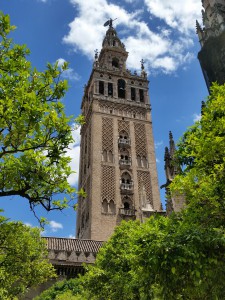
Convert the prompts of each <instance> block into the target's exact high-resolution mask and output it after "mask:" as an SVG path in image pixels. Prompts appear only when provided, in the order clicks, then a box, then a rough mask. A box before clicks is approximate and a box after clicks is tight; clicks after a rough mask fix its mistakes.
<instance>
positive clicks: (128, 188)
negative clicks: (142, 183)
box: [120, 183, 134, 194]
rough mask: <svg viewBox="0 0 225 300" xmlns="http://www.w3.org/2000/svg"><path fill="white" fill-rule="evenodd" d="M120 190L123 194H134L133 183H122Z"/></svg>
mask: <svg viewBox="0 0 225 300" xmlns="http://www.w3.org/2000/svg"><path fill="white" fill-rule="evenodd" d="M120 191H121V194H133V193H134V186H133V183H121V184H120Z"/></svg>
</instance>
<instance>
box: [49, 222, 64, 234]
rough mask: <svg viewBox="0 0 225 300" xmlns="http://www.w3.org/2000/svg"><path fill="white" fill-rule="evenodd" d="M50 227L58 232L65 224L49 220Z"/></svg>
mask: <svg viewBox="0 0 225 300" xmlns="http://www.w3.org/2000/svg"><path fill="white" fill-rule="evenodd" d="M49 227H50V228H51V231H52V232H56V231H58V230H59V229H63V225H62V224H61V223H58V222H56V221H50V222H49Z"/></svg>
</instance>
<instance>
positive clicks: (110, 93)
mask: <svg viewBox="0 0 225 300" xmlns="http://www.w3.org/2000/svg"><path fill="white" fill-rule="evenodd" d="M108 95H109V96H113V84H112V82H109V83H108Z"/></svg>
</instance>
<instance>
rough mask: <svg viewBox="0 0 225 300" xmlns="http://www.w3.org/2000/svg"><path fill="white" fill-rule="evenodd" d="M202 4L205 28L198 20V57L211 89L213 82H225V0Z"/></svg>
mask: <svg viewBox="0 0 225 300" xmlns="http://www.w3.org/2000/svg"><path fill="white" fill-rule="evenodd" d="M202 6H203V8H204V9H203V10H202V22H203V28H202V27H201V26H200V24H199V23H198V21H196V29H197V34H198V37H199V42H200V44H201V50H200V52H199V53H198V59H199V62H200V65H201V68H202V72H203V75H204V78H205V81H206V85H207V87H208V90H210V86H211V84H212V82H215V81H217V82H218V83H219V84H224V83H225V0H202Z"/></svg>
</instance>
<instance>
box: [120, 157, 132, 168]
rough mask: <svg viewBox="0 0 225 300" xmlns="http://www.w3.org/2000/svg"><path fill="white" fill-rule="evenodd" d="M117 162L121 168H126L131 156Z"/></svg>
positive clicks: (129, 163) (128, 165)
mask: <svg viewBox="0 0 225 300" xmlns="http://www.w3.org/2000/svg"><path fill="white" fill-rule="evenodd" d="M119 164H120V168H121V169H128V168H130V166H131V158H130V157H129V158H128V159H125V158H123V159H120V160H119Z"/></svg>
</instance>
